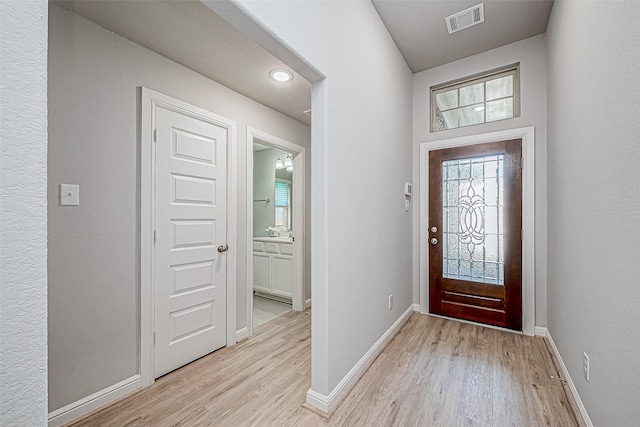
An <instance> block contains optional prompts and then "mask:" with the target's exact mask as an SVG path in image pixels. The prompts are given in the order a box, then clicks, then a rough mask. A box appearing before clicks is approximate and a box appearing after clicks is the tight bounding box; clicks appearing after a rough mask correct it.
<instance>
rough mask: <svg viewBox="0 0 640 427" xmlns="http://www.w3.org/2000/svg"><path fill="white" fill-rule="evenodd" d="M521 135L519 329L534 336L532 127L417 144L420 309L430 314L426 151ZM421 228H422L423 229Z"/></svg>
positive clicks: (533, 142) (427, 156) (533, 135)
mask: <svg viewBox="0 0 640 427" xmlns="http://www.w3.org/2000/svg"><path fill="white" fill-rule="evenodd" d="M516 138H522V157H523V158H524V162H525V164H524V170H523V174H522V228H523V230H524V237H523V241H522V301H523V304H522V332H523V333H524V334H525V335H530V336H533V335H534V328H535V313H536V310H535V308H536V307H535V238H534V236H535V156H534V152H535V151H534V149H535V146H534V144H535V131H534V127H533V126H531V127H526V128H519V129H510V130H506V131H500V132H491V133H485V134H480V135H471V136H464V137H460V138H451V139H444V140H438V141H431V142H423V143H421V144H420V185H421V191H420V228H419V236H420V248H419V259H420V312H421V313H429V277H428V272H429V257H428V244H429V243H428V241H427V238H428V235H427V232H426V230H427V229H428V227H429V225H428V223H427V221H428V216H429V185H428V177H429V162H428V159H429V151H431V150H440V149H443V148H451V147H460V146H466V145H475V144H483V143H486V142H494V141H503V140H506V139H516ZM423 230H425V231H424V232H423Z"/></svg>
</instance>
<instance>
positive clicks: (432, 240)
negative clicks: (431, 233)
mask: <svg viewBox="0 0 640 427" xmlns="http://www.w3.org/2000/svg"><path fill="white" fill-rule="evenodd" d="M429 242H430V243H431V244H432V245H437V244H438V239H436V238H435V237H432V238H431V240H429Z"/></svg>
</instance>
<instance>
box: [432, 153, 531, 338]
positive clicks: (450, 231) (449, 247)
mask: <svg viewBox="0 0 640 427" xmlns="http://www.w3.org/2000/svg"><path fill="white" fill-rule="evenodd" d="M521 145H522V144H521V140H514V141H501V142H495V143H489V144H481V145H474V146H467V147H456V148H450V149H445V150H435V151H431V152H430V154H429V224H430V225H429V227H430V229H429V243H430V250H429V262H430V264H429V271H430V277H429V282H430V283H429V286H430V303H429V305H430V311H431V312H432V313H436V314H442V315H447V316H452V317H457V318H463V319H467V320H473V321H479V322H483V323H489V324H494V325H499V326H504V327H508V328H512V329H521V306H520V301H521V280H520V275H521V253H522V249H521V240H520V230H521V225H522V211H521V205H522V201H521V200H522V185H521V181H522V172H521V169H520V158H521Z"/></svg>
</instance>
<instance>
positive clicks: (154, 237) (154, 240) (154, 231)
mask: <svg viewBox="0 0 640 427" xmlns="http://www.w3.org/2000/svg"><path fill="white" fill-rule="evenodd" d="M153 243H154V244H155V243H156V230H153Z"/></svg>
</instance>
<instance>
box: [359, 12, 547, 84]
mask: <svg viewBox="0 0 640 427" xmlns="http://www.w3.org/2000/svg"><path fill="white" fill-rule="evenodd" d="M372 2H373V5H374V7H375V8H376V10H377V11H378V14H379V15H380V17H381V18H382V21H383V22H384V24H385V25H386V26H387V29H388V30H389V33H390V34H391V37H393V40H394V41H395V42H396V45H397V46H398V48H399V49H400V52H402V55H403V56H404V59H405V60H406V61H407V64H409V68H411V71H413V72H414V73H417V72H419V71H423V70H426V69H429V68H433V67H437V66H438V65H442V64H446V63H448V62H452V61H456V60H458V59H462V58H465V57H467V56H470V55H475V54H477V53H481V52H484V51H487V50H489V49H494V48H496V47H500V46H504V45H506V44H509V43H513V42H516V41H518V40H523V39H526V38H528V37H533V36H535V35H538V34H542V33H544V32H545V31H546V29H547V22H548V21H549V14H550V13H551V7H552V5H553V1H552V0H509V1H506V0H484V1H482V0H475V1H456V0H451V1H448V0H447V1H443V0H440V1H438V0H422V1H416V0H372ZM478 3H484V13H485V19H484V23H481V24H478V25H476V26H474V27H471V28H468V29H465V30H462V31H459V32H457V33H453V34H451V35H450V34H449V33H448V32H447V25H446V23H445V20H444V18H445V17H447V16H449V15H451V14H454V13H456V12H460V11H462V10H464V9H467V8H469V7H471V6H475V5H476V4H478Z"/></svg>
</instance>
